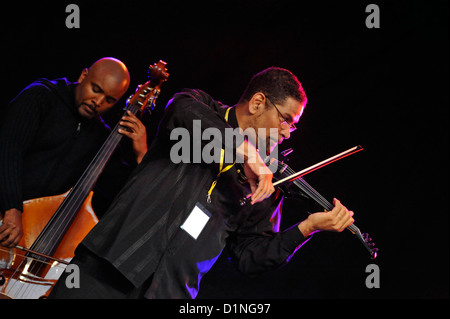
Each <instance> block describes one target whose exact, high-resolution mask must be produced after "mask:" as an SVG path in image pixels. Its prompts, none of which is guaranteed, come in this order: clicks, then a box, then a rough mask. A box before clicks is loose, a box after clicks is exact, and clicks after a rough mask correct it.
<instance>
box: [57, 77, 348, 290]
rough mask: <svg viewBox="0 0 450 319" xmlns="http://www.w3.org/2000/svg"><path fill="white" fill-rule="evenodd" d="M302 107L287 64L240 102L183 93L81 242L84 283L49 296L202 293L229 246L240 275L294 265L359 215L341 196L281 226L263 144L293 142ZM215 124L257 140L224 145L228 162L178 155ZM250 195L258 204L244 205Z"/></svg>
mask: <svg viewBox="0 0 450 319" xmlns="http://www.w3.org/2000/svg"><path fill="white" fill-rule="evenodd" d="M305 105H306V95H305V93H304V91H303V88H302V86H301V84H300V82H299V81H298V79H297V78H296V77H295V76H294V75H293V74H292V73H291V72H290V71H288V70H285V69H281V68H269V69H266V70H264V71H262V72H260V73H258V74H256V75H255V76H254V77H253V78H252V79H251V81H250V83H249V84H248V86H247V88H246V90H245V91H244V93H243V95H242V97H241V98H240V100H239V102H238V103H237V104H236V105H235V106H234V107H227V106H225V105H223V104H222V103H220V102H218V101H216V100H214V99H213V98H212V97H211V96H210V95H208V94H207V93H205V92H203V91H201V90H192V89H185V90H183V91H182V92H180V93H178V94H176V95H175V96H174V97H173V98H172V99H171V100H170V101H169V103H168V105H167V107H166V110H165V114H164V116H163V118H162V120H161V122H160V125H159V129H158V133H157V136H156V137H155V139H154V141H153V143H152V145H151V146H150V149H149V151H148V153H147V154H146V156H145V157H144V159H143V161H142V162H141V164H140V165H139V166H138V167H137V168H136V170H135V171H134V172H133V174H132V175H131V177H130V179H129V180H128V182H127V184H126V185H125V187H123V188H122V190H121V191H120V192H119V194H118V195H117V196H116V198H115V199H114V201H113V203H112V204H111V206H110V208H109V210H108V211H107V212H106V213H105V215H104V216H103V218H102V220H100V222H99V223H98V224H97V225H96V226H95V227H94V229H93V230H92V231H91V232H90V233H89V234H88V235H87V236H86V238H85V239H84V240H83V242H82V243H81V244H80V245H79V246H78V248H77V251H76V254H75V257H74V259H73V260H72V263H74V264H76V265H78V266H79V269H80V288H78V289H68V288H67V287H66V286H65V278H66V277H65V276H67V274H63V275H62V277H61V278H60V280H59V281H58V283H57V284H56V286H55V288H54V289H53V291H52V293H51V294H50V298H195V297H196V296H197V294H198V291H199V287H200V280H201V278H202V276H203V275H204V274H205V273H206V272H207V271H208V270H209V269H210V268H211V267H212V266H213V264H214V262H215V261H216V260H217V259H218V257H219V255H220V254H221V252H222V250H223V249H224V248H225V247H227V249H228V250H229V252H230V254H231V256H232V257H233V258H235V259H236V260H237V265H238V268H239V270H240V271H242V272H244V273H246V274H256V273H260V272H264V271H268V270H272V269H275V268H278V267H280V266H282V265H283V264H285V263H286V262H288V260H289V259H290V257H291V256H292V255H293V254H294V253H295V251H297V249H298V248H300V247H301V246H302V245H303V244H304V243H305V242H306V241H307V240H309V238H310V237H311V235H312V234H313V233H314V232H316V231H320V230H327V231H338V232H340V231H342V230H343V229H345V228H346V227H347V226H349V225H351V224H352V223H353V219H352V215H353V212H351V211H348V210H347V209H346V208H345V207H344V206H343V205H342V204H341V203H340V202H339V201H338V200H335V201H334V205H335V208H334V209H333V210H332V211H330V212H318V213H316V214H312V215H310V216H309V217H308V218H307V219H305V220H304V221H302V222H300V223H299V224H297V225H294V226H292V227H290V228H289V229H286V230H283V231H280V230H279V221H280V218H281V200H282V196H281V194H280V192H279V191H275V189H274V187H273V184H272V177H273V174H272V172H271V171H270V170H269V168H268V167H267V166H266V165H265V163H264V161H263V159H262V158H261V156H260V154H259V153H258V151H257V148H258V146H259V147H262V146H261V145H262V144H261V143H265V146H266V149H267V150H272V149H273V148H274V147H275V146H276V145H277V143H281V142H282V141H283V140H284V139H288V138H289V137H290V134H291V133H292V132H293V131H294V130H295V128H296V127H295V125H296V124H297V123H298V121H299V119H300V117H301V115H302V113H303V110H304V108H305ZM198 123H200V125H198ZM209 128H214V129H215V130H216V132H217V134H221V135H222V136H224V135H225V132H226V130H227V129H230V128H233V129H235V128H240V129H241V130H242V131H246V130H248V129H250V130H251V129H253V130H254V132H255V136H254V139H253V140H252V139H251V138H249V139H248V140H246V139H244V138H242V139H234V140H233V142H231V143H225V142H221V144H220V145H219V147H220V148H223V149H224V153H225V152H226V151H230V150H232V151H233V154H235V156H234V158H233V159H231V160H230V159H228V160H227V159H226V157H225V156H220V160H219V161H216V162H213V163H206V161H201V162H199V163H196V162H194V161H192V156H193V154H192V153H193V152H192V153H191V154H190V156H187V157H186V158H185V160H183V161H181V162H174V161H173V159H172V158H171V155H170V154H171V151H172V148H173V146H174V145H175V144H176V141H177V139H176V136H174V135H176V134H173V132H187V133H189V136H190V137H191V138H192V139H195V136H196V131H199V132H203V133H205V131H206V130H207V129H209ZM261 128H265V129H266V130H265V134H263V133H260V132H263V130H258V129H261ZM270 129H272V132H273V130H274V129H275V130H277V133H278V134H277V136H274V134H270V132H271V130H270ZM222 141H223V139H222ZM191 142H192V143H195V142H198V141H194V140H192V141H191ZM200 142H201V145H202V147H205V145H206V143H207V141H204V140H202V141H200ZM234 161H236V162H240V163H242V169H243V171H244V173H245V176H246V178H247V180H248V183H242V182H241V180H240V177H239V172H238V171H239V170H240V166H239V165H237V164H235V163H234ZM248 193H252V196H251V201H250V202H248V203H246V204H245V205H241V203H240V199H241V198H243V197H244V196H246V195H247V194H248Z"/></svg>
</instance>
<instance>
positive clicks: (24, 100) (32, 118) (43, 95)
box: [0, 57, 147, 247]
mask: <svg viewBox="0 0 450 319" xmlns="http://www.w3.org/2000/svg"><path fill="white" fill-rule="evenodd" d="M129 84H130V75H129V72H128V70H127V67H126V66H125V64H124V63H123V62H121V61H119V60H117V59H114V58H110V57H108V58H102V59H100V60H98V61H96V62H95V63H94V64H92V65H91V66H90V67H89V68H86V69H84V70H83V71H82V72H81V75H80V76H79V78H78V82H75V83H71V82H69V81H68V80H67V79H66V78H61V79H56V80H53V81H49V80H47V79H39V80H37V81H35V82H33V83H32V84H30V85H29V86H28V87H26V88H25V89H24V90H23V91H22V92H20V94H19V95H18V96H17V97H16V98H14V99H13V100H12V101H11V102H10V104H9V105H8V106H7V107H6V108H5V107H3V109H2V118H1V119H0V214H1V216H0V219H3V221H2V225H1V226H0V246H5V247H14V246H15V245H17V243H18V242H19V240H20V239H21V237H22V235H23V232H22V211H23V206H22V203H23V201H25V200H27V199H32V198H39V197H44V196H51V195H57V194H62V193H64V192H66V191H68V190H69V189H70V188H71V187H73V186H74V185H75V183H76V182H77V180H78V179H79V178H80V177H81V175H82V173H83V172H84V170H85V169H86V168H87V166H88V165H89V163H90V162H91V160H92V159H93V157H94V156H95V154H96V153H97V151H98V150H99V149H100V147H101V145H102V144H103V143H104V141H105V140H106V138H107V136H108V135H109V133H110V129H109V127H108V126H107V125H106V124H105V123H104V122H103V120H102V118H101V115H102V114H104V113H105V112H106V111H108V110H110V109H111V108H112V107H113V106H114V105H115V104H116V103H117V101H118V100H119V99H120V98H121V97H122V96H123V94H124V93H125V92H126V91H127V90H128V87H129ZM121 124H122V125H123V126H124V127H126V128H127V130H120V131H119V132H120V133H121V134H123V135H126V136H127V137H129V138H130V139H131V141H132V143H131V144H132V146H133V151H134V156H135V160H136V163H130V165H124V164H123V163H122V160H121V158H119V157H113V159H111V161H110V164H108V166H109V167H107V169H106V171H107V172H108V174H110V175H111V174H115V173H117V179H115V181H116V182H115V184H117V191H118V190H119V189H120V187H121V185H120V184H121V183H122V182H124V180H125V179H126V177H127V175H128V173H130V172H131V169H132V168H133V166H135V165H136V164H137V163H139V162H140V161H141V160H142V158H143V156H144V155H145V153H146V152H147V138H146V130H145V127H144V125H143V124H142V123H141V122H140V121H139V119H138V118H137V117H136V116H134V115H133V114H131V113H129V114H127V115H125V116H124V117H123V118H122V122H121Z"/></svg>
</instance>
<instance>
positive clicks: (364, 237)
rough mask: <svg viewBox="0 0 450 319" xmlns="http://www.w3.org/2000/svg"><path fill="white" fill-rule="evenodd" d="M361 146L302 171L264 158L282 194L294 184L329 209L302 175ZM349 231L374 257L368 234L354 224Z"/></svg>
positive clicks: (282, 162)
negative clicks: (296, 170)
mask: <svg viewBox="0 0 450 319" xmlns="http://www.w3.org/2000/svg"><path fill="white" fill-rule="evenodd" d="M362 150H363V148H362V147H361V146H360V145H358V146H355V147H353V148H350V149H348V150H346V151H344V152H342V153H339V154H337V155H335V156H332V157H330V158H328V159H326V160H324V161H321V162H319V163H317V164H315V165H312V166H310V167H308V168H306V169H304V170H302V171H299V172H295V171H294V170H293V169H292V168H290V167H289V166H288V165H287V164H286V163H285V162H284V161H279V160H278V159H276V158H273V157H270V156H268V157H266V159H265V160H264V161H265V163H266V165H267V166H268V167H269V168H270V169H271V171H272V172H275V173H274V180H275V182H274V183H273V186H274V187H277V188H278V189H280V190H281V191H282V192H283V193H284V194H286V193H287V192H288V191H287V188H286V186H289V187H290V188H291V187H293V186H295V187H296V188H297V189H298V190H299V191H300V192H299V195H300V196H303V197H305V198H307V199H310V200H312V201H314V202H316V203H317V204H319V205H320V206H321V207H322V208H323V209H324V210H325V211H331V210H332V209H333V208H334V206H333V204H331V203H330V202H329V201H328V200H327V199H325V198H324V197H323V196H322V195H321V194H320V193H319V192H318V191H316V190H315V189H314V188H313V187H312V186H311V185H309V184H308V183H307V182H306V181H305V180H304V179H303V177H302V176H304V175H306V174H308V173H310V172H312V171H315V170H317V169H319V168H321V167H323V166H326V165H328V164H330V163H332V162H335V161H337V160H339V159H342V158H344V157H346V156H349V155H352V154H355V153H357V152H359V151H362ZM291 152H292V149H288V150H286V151H283V152H281V154H282V156H283V157H286V156H287V155H288V154H289V153H291ZM242 172H243V170H239V172H238V173H239V174H240V178H241V181H242V182H245V181H246V177H245V176H244V175H243V173H242ZM250 197H251V194H249V195H247V196H246V197H244V198H242V199H241V202H240V203H241V205H245V204H246V202H247V200H248V199H249V198H250ZM347 229H348V230H350V232H352V233H353V234H354V235H355V236H356V237H357V238H358V239H359V241H360V242H361V243H362V244H363V245H364V247H365V248H366V249H367V251H368V252H369V254H370V256H371V258H372V259H375V258H376V257H377V252H378V248H375V244H374V243H373V242H372V238H370V237H369V234H367V233H362V232H361V230H360V229H359V228H358V227H357V226H356V225H355V224H351V225H350V226H348V227H347Z"/></svg>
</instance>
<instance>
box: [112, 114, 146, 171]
mask: <svg viewBox="0 0 450 319" xmlns="http://www.w3.org/2000/svg"><path fill="white" fill-rule="evenodd" d="M119 124H120V125H121V126H123V127H124V128H119V130H118V132H119V133H120V134H123V135H125V136H127V137H128V138H130V139H131V140H132V142H133V150H134V154H135V155H136V162H137V163H138V164H139V163H140V162H141V161H142V159H143V158H144V155H145V154H146V153H147V130H146V129H145V126H144V124H142V122H141V121H140V120H139V118H138V117H137V116H136V115H134V114H133V113H132V112H130V111H127V114H126V115H124V116H123V117H122V119H121V120H120V123H119Z"/></svg>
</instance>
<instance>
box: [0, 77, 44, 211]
mask: <svg viewBox="0 0 450 319" xmlns="http://www.w3.org/2000/svg"><path fill="white" fill-rule="evenodd" d="M46 90H47V89H46V88H45V87H44V86H43V85H39V84H32V85H30V86H29V87H27V88H26V89H25V90H23V91H22V92H21V93H20V94H19V95H18V96H17V97H16V98H15V99H13V100H12V101H11V103H10V104H9V105H8V106H7V107H6V109H4V112H3V116H2V121H1V124H0V211H6V210H8V209H11V208H17V209H19V210H22V209H23V207H22V200H23V199H22V178H23V176H22V170H23V157H24V156H25V153H26V150H27V148H28V147H30V145H31V143H32V142H33V140H34V138H35V135H36V132H37V130H38V127H39V121H40V120H39V119H40V117H41V114H42V106H43V105H44V104H45V95H46V94H45V93H46Z"/></svg>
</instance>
